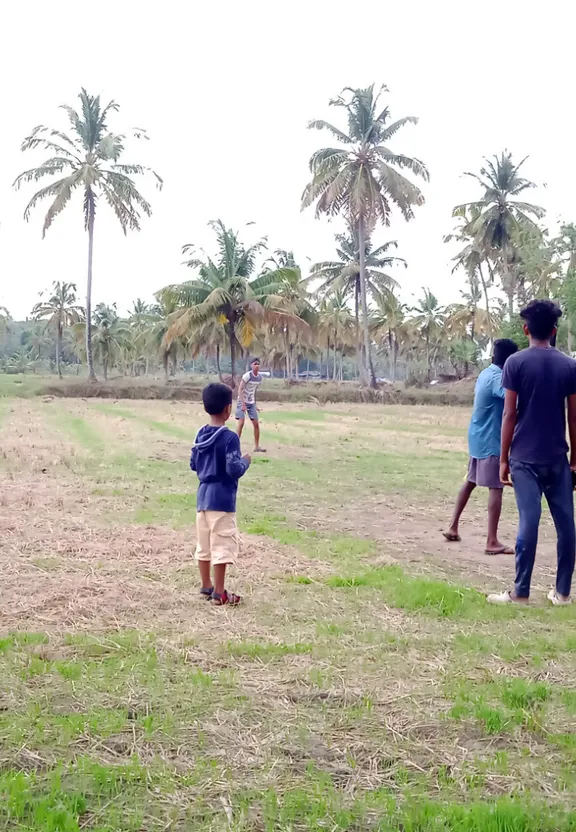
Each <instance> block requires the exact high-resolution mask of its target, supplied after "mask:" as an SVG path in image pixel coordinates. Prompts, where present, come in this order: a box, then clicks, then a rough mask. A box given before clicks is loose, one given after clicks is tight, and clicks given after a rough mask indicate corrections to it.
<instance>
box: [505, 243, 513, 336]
mask: <svg viewBox="0 0 576 832" xmlns="http://www.w3.org/2000/svg"><path fill="white" fill-rule="evenodd" d="M502 272H503V278H504V281H503V282H504V291H505V292H506V294H507V295H508V315H509V317H510V320H512V319H513V317H514V285H513V283H512V276H511V275H510V267H509V264H508V247H507V245H506V243H504V245H503V246H502Z"/></svg>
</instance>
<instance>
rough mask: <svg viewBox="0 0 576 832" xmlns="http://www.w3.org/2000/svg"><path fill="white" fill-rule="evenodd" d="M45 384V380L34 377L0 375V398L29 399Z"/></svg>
mask: <svg viewBox="0 0 576 832" xmlns="http://www.w3.org/2000/svg"><path fill="white" fill-rule="evenodd" d="M44 384H45V379H43V378H42V377H41V376H34V375H19V374H15V375H9V374H6V373H0V398H3V397H6V398H18V399H29V398H31V397H32V396H35V395H36V393H37V392H38V391H39V390H41V389H42V387H43V386H44Z"/></svg>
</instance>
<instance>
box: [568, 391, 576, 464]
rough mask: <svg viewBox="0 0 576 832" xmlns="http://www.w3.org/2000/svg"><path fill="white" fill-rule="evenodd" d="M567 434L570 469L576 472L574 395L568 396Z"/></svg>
mask: <svg viewBox="0 0 576 832" xmlns="http://www.w3.org/2000/svg"><path fill="white" fill-rule="evenodd" d="M568 434H569V436H570V467H571V468H572V470H576V393H573V394H572V395H571V396H568Z"/></svg>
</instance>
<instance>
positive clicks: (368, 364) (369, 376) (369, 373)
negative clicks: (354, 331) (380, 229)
mask: <svg viewBox="0 0 576 832" xmlns="http://www.w3.org/2000/svg"><path fill="white" fill-rule="evenodd" d="M364 233H365V229H364V217H363V216H360V217H359V218H358V248H359V249H360V251H359V255H360V257H359V261H360V298H361V301H362V332H363V335H364V360H365V371H366V373H365V375H366V381H367V382H368V384H369V385H370V387H373V388H375V387H376V376H375V375H374V367H373V365H372V349H371V346H370V332H369V330H368V298H367V296H366V263H365V259H366V243H365V239H364Z"/></svg>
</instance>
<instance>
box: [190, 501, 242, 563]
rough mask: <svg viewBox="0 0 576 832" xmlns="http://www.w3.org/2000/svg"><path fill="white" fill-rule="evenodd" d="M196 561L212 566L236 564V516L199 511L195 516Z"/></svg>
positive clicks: (237, 544)
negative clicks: (208, 561) (210, 562)
mask: <svg viewBox="0 0 576 832" xmlns="http://www.w3.org/2000/svg"><path fill="white" fill-rule="evenodd" d="M196 534H197V537H198V543H197V545H196V560H210V561H212V563H213V564H222V563H236V558H237V557H238V550H239V539H238V527H237V526H236V514H234V513H232V512H230V511H199V512H197V514H196Z"/></svg>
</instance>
